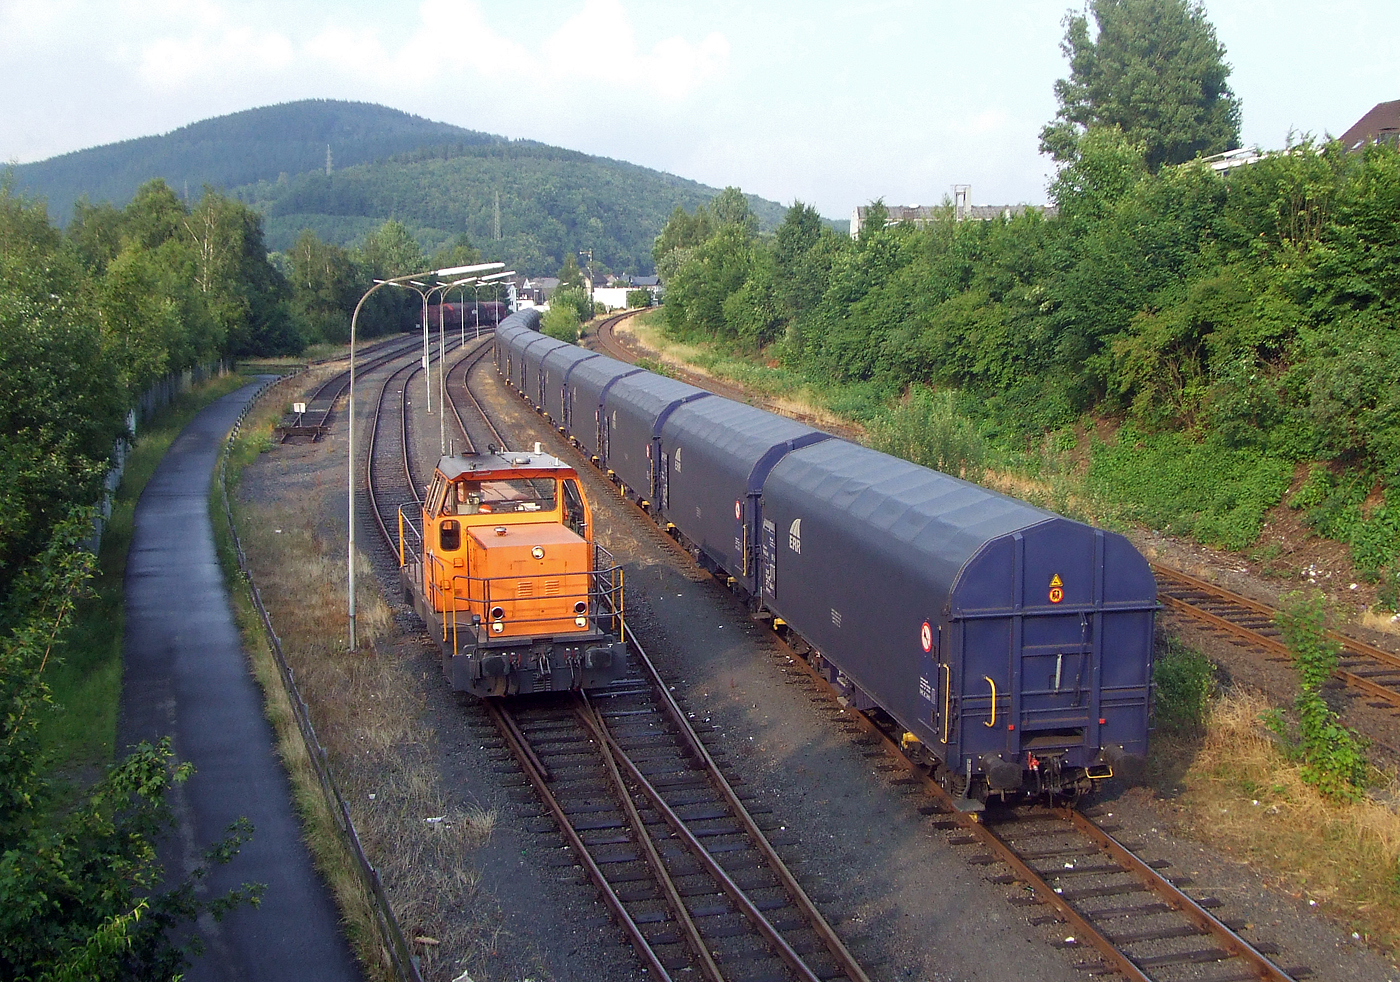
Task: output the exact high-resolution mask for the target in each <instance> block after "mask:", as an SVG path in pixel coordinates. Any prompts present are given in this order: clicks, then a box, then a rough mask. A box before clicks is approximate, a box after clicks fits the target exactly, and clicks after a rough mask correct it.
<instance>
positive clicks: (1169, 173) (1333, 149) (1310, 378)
mask: <svg viewBox="0 0 1400 982" xmlns="http://www.w3.org/2000/svg"><path fill="white" fill-rule="evenodd" d="M1051 196H1052V198H1053V201H1054V203H1055V204H1056V206H1057V207H1058V216H1057V217H1044V216H1042V215H1040V214H1037V213H1035V212H1033V211H1030V212H1027V213H1025V214H1022V215H1019V216H1017V217H1014V218H1010V219H1006V218H1000V219H995V220H992V221H986V222H979V221H963V222H958V221H954V220H953V216H952V214H951V212H950V213H949V215H948V216H946V218H945V219H942V220H935V221H932V222H930V223H928V224H927V225H925V226H923V227H913V226H911V225H898V226H891V227H888V228H884V227H879V226H878V224H872V227H869V228H863V229H862V232H861V235H860V237H859V238H857V239H850V238H848V237H845V236H841V235H838V234H836V233H834V232H832V231H830V230H829V229H826V228H824V227H823V226H822V225H821V223H820V221H819V219H818V217H817V215H816V212H815V211H814V210H813V209H811V208H810V207H808V206H806V205H803V204H802V203H800V202H797V203H794V204H793V206H792V207H791V208H790V209H789V211H788V214H787V217H786V219H785V220H784V222H783V224H782V225H781V226H780V227H779V228H778V229H777V231H776V232H775V233H774V234H773V235H771V236H761V235H758V234H757V233H755V232H754V225H753V222H752V221H751V220H750V218H749V216H746V215H745V214H744V213H743V209H742V208H741V207H738V205H739V203H740V202H741V201H742V196H741V195H738V194H735V195H731V196H730V198H731V199H732V200H728V199H726V200H727V204H728V205H733V206H735V207H733V208H731V209H730V211H731V212H732V214H731V213H726V214H724V215H721V214H720V213H719V210H718V209H719V206H720V205H721V204H726V201H722V200H721V199H720V198H717V199H716V200H715V207H714V208H713V209H712V210H710V211H707V212H705V213H703V214H700V213H697V214H696V215H680V216H676V217H674V218H673V220H672V224H671V225H668V227H667V231H666V232H663V234H662V236H661V237H659V238H658V240H657V263H658V268H659V269H660V270H661V272H662V273H663V275H664V276H665V277H666V304H665V307H664V308H663V310H664V311H665V318H666V323H667V329H668V332H669V333H670V335H671V337H672V338H674V339H676V340H678V341H683V342H686V343H691V344H694V343H699V342H704V343H707V344H708V345H710V346H713V347H717V348H719V349H722V350H725V351H728V352H731V353H735V354H742V355H745V356H747V357H749V358H751V359H754V360H757V361H761V362H765V363H768V364H772V365H778V366H781V367H783V368H786V369H789V370H796V371H798V372H800V373H801V374H802V375H803V376H804V377H805V378H806V379H808V380H809V381H810V382H811V383H813V384H814V386H817V387H823V386H824V387H826V388H827V389H829V390H833V391H836V390H839V389H840V388H842V387H850V386H874V387H876V388H878V389H879V390H880V391H882V392H883V393H884V394H885V399H886V401H887V402H886V404H887V405H896V403H897V400H898V398H899V397H900V395H901V394H902V393H905V392H908V391H910V390H911V389H913V390H915V391H916V392H917V390H918V389H920V388H923V387H929V388H933V389H938V390H945V391H952V392H955V393H957V394H958V395H957V397H956V399H955V401H954V405H955V407H956V409H957V411H958V412H959V413H960V414H961V415H962V416H964V417H966V419H967V420H969V421H970V422H971V423H972V424H973V425H975V428H976V429H977V430H978V432H979V434H980V436H981V437H982V438H983V440H985V442H986V444H987V448H988V454H989V461H988V462H989V464H991V465H999V464H1005V465H1006V466H1008V467H1010V468H1012V469H1020V470H1022V471H1032V472H1034V471H1036V470H1037V469H1038V468H1040V467H1042V466H1043V465H1044V464H1045V463H1046V462H1047V458H1053V457H1054V456H1055V454H1054V453H1049V454H1047V438H1048V437H1052V436H1057V435H1058V434H1064V433H1072V432H1074V431H1076V430H1078V431H1079V433H1080V434H1081V437H1082V434H1083V433H1084V432H1086V431H1087V432H1090V433H1092V432H1099V433H1104V432H1108V433H1109V434H1110V435H1109V437H1108V439H1105V440H1102V441H1100V442H1093V441H1084V440H1082V439H1081V441H1080V447H1079V451H1078V455H1077V456H1078V459H1077V461H1076V465H1077V466H1078V467H1079V468H1080V470H1081V471H1082V472H1083V478H1084V489H1085V490H1086V491H1087V492H1088V493H1089V494H1090V495H1091V496H1093V497H1096V498H1098V499H1100V500H1101V501H1102V502H1103V504H1104V505H1105V506H1107V507H1106V510H1108V511H1110V512H1112V511H1118V512H1119V513H1121V514H1123V515H1124V516H1125V517H1128V518H1138V519H1141V520H1142V521H1146V522H1149V523H1151V524H1154V525H1157V526H1159V527H1165V526H1168V525H1169V526H1171V527H1172V529H1173V531H1181V532H1186V533H1189V534H1192V535H1194V536H1196V537H1197V538H1199V539H1200V540H1201V541H1204V542H1208V543H1212V544H1218V545H1223V546H1228V547H1231V548H1241V547H1243V546H1245V545H1248V544H1249V543H1250V542H1252V541H1253V540H1254V539H1255V538H1256V537H1257V535H1258V533H1259V529H1260V526H1261V523H1262V520H1263V515H1264V513H1265V512H1266V511H1267V510H1268V509H1269V508H1271V507H1273V506H1275V505H1277V504H1279V502H1280V501H1281V500H1282V498H1283V496H1284V493H1285V491H1286V490H1287V488H1288V486H1289V482H1290V478H1291V475H1292V474H1293V471H1294V467H1295V465H1297V464H1298V463H1300V462H1306V463H1310V464H1312V465H1314V473H1315V475H1316V477H1315V479H1314V480H1312V481H1311V482H1310V484H1309V489H1308V494H1307V495H1306V496H1305V497H1304V498H1303V499H1301V500H1299V501H1298V502H1297V505H1298V507H1300V508H1306V511H1305V512H1304V516H1305V519H1306V521H1307V522H1308V523H1309V524H1311V525H1312V527H1313V528H1315V529H1316V530H1317V531H1319V532H1320V533H1322V534H1324V535H1329V536H1332V537H1335V538H1338V539H1340V540H1341V541H1344V542H1347V543H1348V544H1349V545H1350V546H1351V547H1352V550H1353V555H1354V557H1355V559H1356V564H1357V567H1358V570H1359V571H1360V572H1361V574H1362V575H1363V576H1365V577H1366V578H1368V579H1370V580H1371V581H1373V582H1374V581H1376V580H1380V581H1381V583H1382V587H1383V589H1382V599H1383V600H1385V599H1386V598H1387V597H1388V598H1389V602H1390V603H1391V604H1394V602H1395V599H1396V598H1395V593H1396V590H1395V586H1394V581H1395V578H1396V575H1397V573H1400V561H1397V555H1400V523H1397V522H1396V521H1395V520H1394V518H1393V517H1391V516H1392V514H1393V512H1394V507H1393V505H1391V504H1390V502H1392V501H1393V500H1394V498H1395V496H1396V495H1400V272H1397V271H1400V231H1397V229H1400V151H1398V150H1397V149H1396V148H1395V147H1390V146H1376V145H1373V146H1368V147H1366V148H1365V149H1364V150H1362V151H1360V152H1350V153H1349V152H1345V151H1344V150H1343V148H1342V147H1340V146H1339V145H1336V144H1327V145H1315V144H1312V143H1303V144H1301V145H1299V146H1295V147H1291V148H1290V149H1288V150H1286V151H1283V152H1279V153H1274V154H1269V155H1266V156H1265V158H1264V159H1263V160H1261V161H1259V162H1258V163H1255V164H1253V165H1251V166H1248V167H1242V168H1239V169H1237V170H1235V171H1233V172H1231V173H1229V174H1227V175H1221V174H1219V173H1217V172H1215V171H1213V170H1211V169H1210V168H1208V167H1204V166H1201V165H1199V164H1195V163H1191V164H1184V165H1180V166H1166V167H1162V168H1161V169H1160V170H1158V171H1157V172H1155V173H1154V172H1152V171H1150V170H1149V169H1148V168H1147V167H1146V166H1145V165H1144V162H1143V149H1142V147H1141V146H1137V145H1134V144H1132V143H1130V142H1128V141H1127V140H1126V139H1125V138H1124V137H1122V135H1121V134H1119V133H1117V132H1116V131H1114V130H1091V131H1090V133H1089V134H1088V135H1087V136H1086V137H1084V138H1083V139H1082V140H1081V141H1080V146H1079V151H1078V155H1077V157H1076V158H1075V159H1074V160H1073V161H1072V162H1070V163H1068V164H1067V165H1066V166H1064V167H1063V168H1062V169H1061V171H1060V173H1059V175H1058V177H1057V179H1056V180H1055V182H1054V184H1053V185H1052V187H1051ZM722 197H723V196H722ZM914 398H915V404H916V405H917V400H918V399H920V398H922V397H920V396H917V395H916V396H915V397H914ZM901 407H902V408H901ZM908 412H909V409H908V404H907V403H904V404H898V407H897V408H894V409H892V410H885V411H883V413H877V415H880V414H883V415H886V416H887V417H888V422H890V423H897V422H898V421H899V420H898V417H899V416H900V414H901V413H903V414H904V415H906V416H907V415H908ZM1105 422H1107V423H1109V424H1110V425H1109V426H1108V427H1107V428H1105V427H1104V425H1103V424H1104V423H1105ZM1124 423H1126V424H1128V425H1127V426H1125V427H1124V428H1122V429H1121V430H1118V436H1117V438H1116V439H1115V438H1114V437H1113V436H1112V435H1111V433H1112V431H1113V430H1114V429H1116V428H1117V426H1118V425H1119V424H1124ZM1086 442H1087V443H1088V446H1087V447H1086V446H1085V445H1084V444H1085V443H1086ZM1071 445H1072V444H1071ZM1085 464H1087V468H1085V467H1084V465H1085ZM1387 585H1388V586H1389V590H1388V592H1386V590H1385V589H1384V588H1385V587H1386V586H1387Z"/></svg>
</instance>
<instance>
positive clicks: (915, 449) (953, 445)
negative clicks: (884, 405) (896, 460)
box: [870, 386, 986, 481]
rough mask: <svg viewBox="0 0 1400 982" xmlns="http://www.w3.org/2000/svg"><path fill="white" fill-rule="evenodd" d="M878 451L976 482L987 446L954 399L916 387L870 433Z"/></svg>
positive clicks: (945, 391)
mask: <svg viewBox="0 0 1400 982" xmlns="http://www.w3.org/2000/svg"><path fill="white" fill-rule="evenodd" d="M870 444H871V446H873V447H874V448H875V449H876V450H882V451H884V452H885V453H888V454H893V455H894V456H896V457H903V458H904V459H905V460H912V461H914V463H916V464H923V465H924V466H925V467H932V468H933V469H934V470H939V471H943V472H944V473H945V474H953V475H955V476H957V477H961V478H965V479H967V480H969V481H979V480H981V479H982V474H983V471H984V469H985V457H986V444H985V443H984V441H983V440H982V437H981V435H980V434H979V433H978V432H977V426H976V424H975V423H973V422H972V421H971V420H970V419H968V418H967V417H966V416H963V415H962V414H961V413H959V412H958V407H957V394H956V393H955V392H953V391H951V390H949V389H943V390H939V391H933V390H931V389H926V388H924V387H922V386H917V387H915V388H913V389H911V390H910V391H909V394H908V395H906V396H905V397H904V399H902V400H901V401H900V402H899V403H897V404H896V405H895V406H894V407H893V408H892V409H890V411H889V412H888V413H887V414H885V415H884V416H881V417H879V418H877V419H876V420H875V422H874V424H873V425H872V426H871V427H870Z"/></svg>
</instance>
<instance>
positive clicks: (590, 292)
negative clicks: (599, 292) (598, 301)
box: [579, 247, 593, 320]
mask: <svg viewBox="0 0 1400 982" xmlns="http://www.w3.org/2000/svg"><path fill="white" fill-rule="evenodd" d="M579 255H580V256H587V257H588V317H587V318H586V319H587V320H592V319H593V249H592V248H591V247H590V248H588V249H583V250H580V252H579Z"/></svg>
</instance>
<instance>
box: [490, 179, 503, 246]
mask: <svg viewBox="0 0 1400 982" xmlns="http://www.w3.org/2000/svg"><path fill="white" fill-rule="evenodd" d="M491 234H492V235H493V236H494V237H495V239H496V241H497V242H500V241H501V192H499V191H497V192H496V212H495V222H494V224H493V225H492V226H491Z"/></svg>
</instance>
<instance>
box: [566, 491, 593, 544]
mask: <svg viewBox="0 0 1400 982" xmlns="http://www.w3.org/2000/svg"><path fill="white" fill-rule="evenodd" d="M587 515H588V513H587V512H585V511H584V510H583V495H581V494H579V490H578V482H577V481H573V480H567V481H565V482H564V524H565V525H566V526H567V527H568V528H569V530H570V531H572V532H573V533H574V534H575V535H577V536H578V537H579V538H587V537H588V518H587Z"/></svg>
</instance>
